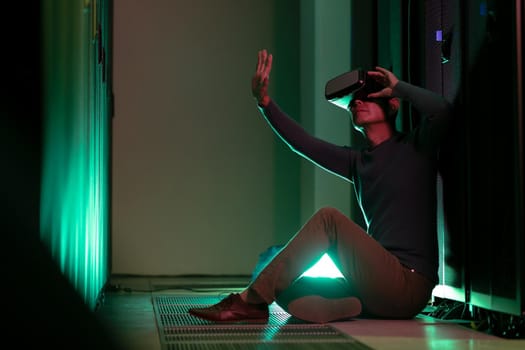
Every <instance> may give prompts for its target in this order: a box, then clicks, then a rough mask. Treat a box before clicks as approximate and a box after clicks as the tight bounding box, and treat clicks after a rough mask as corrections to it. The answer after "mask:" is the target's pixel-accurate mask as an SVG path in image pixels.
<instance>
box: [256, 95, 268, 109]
mask: <svg viewBox="0 0 525 350" xmlns="http://www.w3.org/2000/svg"><path fill="white" fill-rule="evenodd" d="M270 101H271V99H270V96H268V95H266V96H263V98H261V99H260V100H259V101H258V102H257V104H258V105H259V106H261V107H263V108H266V107H268V105H269V104H270Z"/></svg>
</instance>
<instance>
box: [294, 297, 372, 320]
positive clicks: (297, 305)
mask: <svg viewBox="0 0 525 350" xmlns="http://www.w3.org/2000/svg"><path fill="white" fill-rule="evenodd" d="M361 310H362V305H361V301H360V300H359V299H357V298H356V297H348V298H336V299H328V298H324V297H321V296H319V295H308V296H304V297H300V298H297V299H295V300H293V301H292V302H290V304H288V312H289V313H290V314H291V315H292V316H294V317H297V318H299V319H301V320H303V321H308V322H313V323H327V322H332V321H337V320H343V319H348V318H353V317H356V316H358V315H359V314H360V313H361Z"/></svg>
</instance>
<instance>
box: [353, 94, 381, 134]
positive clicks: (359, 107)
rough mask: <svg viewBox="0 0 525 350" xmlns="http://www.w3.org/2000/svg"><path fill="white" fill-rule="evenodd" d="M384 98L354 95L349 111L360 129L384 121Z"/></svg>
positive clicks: (355, 124)
mask: <svg viewBox="0 0 525 350" xmlns="http://www.w3.org/2000/svg"><path fill="white" fill-rule="evenodd" d="M381 100H382V99H370V98H366V97H361V98H360V97H358V96H354V98H353V99H352V100H351V101H350V103H349V105H348V111H349V112H350V113H351V115H352V122H353V123H354V126H355V127H356V128H357V129H358V130H362V129H363V128H364V127H366V126H367V125H370V124H374V123H384V122H385V121H386V114H385V111H384V109H383V108H382V107H381V104H382V103H383V101H381Z"/></svg>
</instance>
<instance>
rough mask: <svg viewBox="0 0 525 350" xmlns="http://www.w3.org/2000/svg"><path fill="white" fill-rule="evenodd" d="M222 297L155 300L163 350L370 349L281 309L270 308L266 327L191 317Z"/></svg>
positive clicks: (182, 297) (158, 298) (276, 307)
mask: <svg viewBox="0 0 525 350" xmlns="http://www.w3.org/2000/svg"><path fill="white" fill-rule="evenodd" d="M221 299H222V297H219V296H216V297H215V296H194V295H189V296H179V295H177V296H173V295H159V296H154V297H153V301H154V310H155V315H156V318H157V324H158V327H159V334H160V337H161V339H160V342H161V344H162V346H163V349H173V350H175V349H176V350H179V349H209V350H212V349H221V350H224V349H243V350H250V349H287V350H288V349H290V350H293V349H299V348H300V349H302V350H304V349H330V350H337V349H349V350H352V349H363V350H365V349H366V350H368V349H370V347H368V346H366V345H364V344H362V343H360V342H358V341H357V340H355V339H353V338H352V337H350V336H348V335H347V334H344V333H342V332H340V331H339V330H337V329H335V328H333V327H331V326H330V325H328V324H312V323H307V322H304V321H301V320H298V319H296V318H294V317H292V316H290V314H288V313H287V312H286V311H284V310H283V309H282V308H281V307H280V306H279V305H277V304H275V303H273V304H271V305H270V317H269V319H268V322H267V323H265V324H250V323H229V324H225V323H220V324H217V323H214V322H210V321H206V320H202V319H200V318H198V317H194V316H192V315H190V314H189V313H188V309H189V308H192V307H202V306H208V305H212V304H215V303H217V302H219V301H220V300H221Z"/></svg>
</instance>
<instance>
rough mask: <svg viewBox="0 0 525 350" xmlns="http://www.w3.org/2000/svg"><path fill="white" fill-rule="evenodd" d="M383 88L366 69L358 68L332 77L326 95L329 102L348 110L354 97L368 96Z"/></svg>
mask: <svg viewBox="0 0 525 350" xmlns="http://www.w3.org/2000/svg"><path fill="white" fill-rule="evenodd" d="M383 88H384V86H381V85H380V84H378V83H377V82H376V81H375V80H374V79H373V78H371V77H369V76H368V74H367V71H366V70H362V69H356V70H353V71H350V72H346V73H343V74H341V75H338V76H336V77H335V78H333V79H330V80H329V81H328V82H327V83H326V86H325V92H324V95H325V97H326V99H327V100H328V102H331V103H333V104H334V105H336V106H337V107H340V108H343V109H345V110H346V109H348V105H349V104H350V101H351V100H352V99H353V98H366V97H367V96H368V94H370V93H372V92H377V91H380V90H382V89H383Z"/></svg>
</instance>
